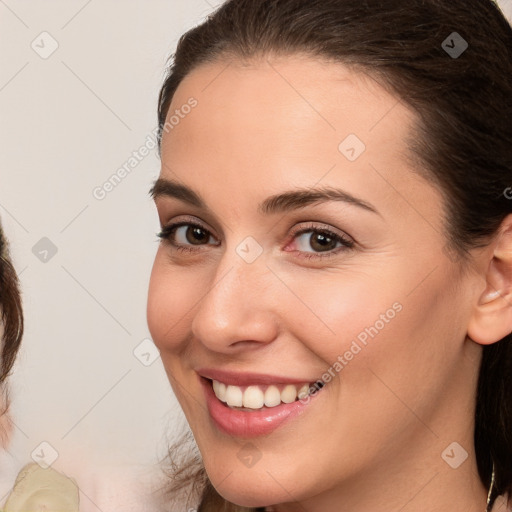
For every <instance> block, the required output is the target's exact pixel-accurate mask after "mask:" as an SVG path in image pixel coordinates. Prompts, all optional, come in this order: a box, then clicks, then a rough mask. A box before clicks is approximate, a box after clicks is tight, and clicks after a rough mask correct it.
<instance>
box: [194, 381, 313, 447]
mask: <svg viewBox="0 0 512 512" xmlns="http://www.w3.org/2000/svg"><path fill="white" fill-rule="evenodd" d="M248 376H249V374H244V375H239V377H240V378H239V379H238V382H240V381H244V384H245V383H247V382H249V383H252V384H256V382H255V380H254V378H253V377H251V379H252V380H247V379H248V378H249V377H248ZM198 377H199V380H200V382H201V386H202V387H203V390H204V393H205V398H206V405H207V408H208V412H209V415H210V419H211V421H212V423H213V424H214V426H216V427H217V428H218V429H219V430H220V431H221V432H223V433H225V434H228V435H229V436H233V437H238V438H253V437H258V436H264V435H268V434H270V433H271V432H273V431H274V430H276V429H277V428H279V427H280V426H282V425H283V424H284V423H285V422H288V421H290V420H292V419H293V418H297V417H298V416H300V415H301V414H303V413H304V412H306V410H307V408H309V407H311V404H312V402H314V401H315V400H317V399H318V396H317V394H315V395H314V396H310V397H309V400H307V401H304V402H302V401H300V400H296V401H295V402H292V403H290V404H285V403H282V404H280V405H278V406H276V407H269V408H266V407H265V408H263V409H262V410H260V411H254V412H246V411H240V410H236V409H231V408H230V407H228V405H227V404H225V403H224V402H221V401H220V400H219V399H218V398H217V397H216V396H215V393H214V392H213V386H212V382H211V380H210V379H208V378H205V377H202V376H199V375H198ZM215 380H217V379H215ZM221 382H224V383H225V384H230V383H231V384H232V385H243V384H235V383H234V381H233V380H231V382H225V381H223V380H222V379H221ZM273 382H274V383H277V382H276V381H273ZM295 382H299V381H293V382H290V381H289V382H287V383H295ZM300 382H304V381H300ZM259 384H266V382H265V383H264V382H259Z"/></svg>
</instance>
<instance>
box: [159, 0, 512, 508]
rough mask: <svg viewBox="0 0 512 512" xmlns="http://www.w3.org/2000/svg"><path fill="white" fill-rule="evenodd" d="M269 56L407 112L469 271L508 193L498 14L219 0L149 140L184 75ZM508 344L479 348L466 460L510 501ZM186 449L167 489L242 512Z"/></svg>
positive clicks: (451, 5)
mask: <svg viewBox="0 0 512 512" xmlns="http://www.w3.org/2000/svg"><path fill="white" fill-rule="evenodd" d="M453 32H457V33H458V34H459V35H460V36H462V38H463V39H464V40H465V41H467V43H468V48H467V49H466V51H464V52H463V53H462V54H461V55H459V56H457V55H453V54H452V55H450V54H449V53H448V52H447V51H445V48H443V42H444V41H445V40H447V38H448V37H449V36H450V35H451V34H453ZM448 44H449V46H454V45H455V43H452V42H450V40H449V39H448ZM271 55H278V56H287V55H290V56H293V55H306V56H310V57H312V58H314V59H319V60H322V61H324V60H325V61H326V62H338V63H340V64H343V65H345V66H348V67H349V68H351V69H353V70H354V71H360V72H363V73H365V74H366V75H368V76H370V77H372V78H373V79H374V80H376V81H377V82H378V83H380V84H381V85H382V86H383V87H385V88H387V90H389V91H390V92H392V93H394V94H395V95H396V97H397V98H399V99H400V101H401V102H403V103H404V104H405V105H407V106H408V107H410V108H411V109H412V110H413V111H414V112H415V113H416V114H417V118H418V123H416V124H415V126H414V127H413V129H412V132H411V134H410V138H409V140H407V141H406V142H407V144H408V146H409V148H410V150H411V151H410V153H411V154H412V155H414V157H415V161H416V165H415V166H414V172H417V173H418V174H419V175H420V176H422V177H423V178H425V179H427V180H428V181H429V182H430V183H432V184H434V185H436V186H437V187H438V190H439V191H440V192H441V194H442V196H443V206H444V212H443V213H444V221H445V222H444V233H443V235H444V236H445V239H446V245H445V247H444V251H445V254H446V255H448V256H449V257H450V258H451V259H452V261H453V262H454V263H455V264H456V265H455V267H456V269H458V270H459V271H460V272H464V271H465V270H467V268H468V266H469V265H470V263H471V262H470V254H469V250H471V249H474V248H477V247H484V246H486V245H487V244H488V243H490V242H491V241H492V239H493V237H494V236H495V235H496V234H497V232H498V228H499V226H500V223H501V222H502V221H503V219H504V218H505V217H506V216H507V215H508V214H510V213H512V201H510V200H508V199H507V197H506V196H507V195H508V194H505V191H506V189H507V188H508V187H509V186H512V29H511V27H510V24H509V22H508V21H507V19H506V18H505V17H504V15H503V14H502V12H501V11H500V10H499V7H498V6H497V5H496V4H495V3H494V2H492V1H491V0H452V1H449V2H448V1H446V0H386V1H385V2H382V1H381V0H364V1H362V0H258V1H255V0H228V1H227V2H225V3H224V4H223V5H221V6H220V8H219V9H218V10H216V11H215V12H214V13H213V14H211V15H210V16H209V17H208V18H207V19H206V21H205V22H203V23H202V24H201V25H199V26H197V27H195V28H193V29H192V30H189V31H188V32H187V33H185V34H184V35H183V36H182V37H181V38H180V40H179V43H178V46H177V50H176V52H175V54H174V55H173V56H172V57H171V62H170V65H169V68H168V71H167V76H166V79H165V82H164V84H163V86H162V88H161V91H160V96H159V104H158V121H159V127H160V133H159V142H160V143H161V137H162V134H163V130H164V128H165V120H166V116H167V113H168V110H169V106H170V104H171V101H172V99H173V96H174V93H175V92H176V89H177V88H178V86H179V85H180V83H181V82H182V80H183V79H184V78H185V77H186V76H187V75H188V74H189V73H190V72H191V71H193V70H194V69H196V68H197V67H199V66H201V65H202V64H208V63H213V62H225V63H226V64H227V63H228V62H229V61H230V60H233V61H239V62H244V61H245V62H251V61H253V62H254V61H256V60H257V59H258V58H262V59H264V58H265V57H268V56H271ZM312 79H313V80H314V78H312ZM199 102H200V100H199ZM362 108H364V106H363V107H362ZM347 135H348V134H347ZM159 146H160V144H159ZM511 339H512V336H511V335H510V334H509V335H507V336H506V337H505V338H503V339H502V340H500V341H498V342H497V343H494V344H491V345H488V346H484V347H483V356H482V362H481V368H480V373H479V382H478V390H477V396H476V418H475V432H474V441H475V451H476V458H477V463H478V471H479V475H480V478H481V480H482V482H483V484H484V485H485V486H486V487H487V488H489V486H490V483H491V475H492V470H493V464H494V468H495V487H494V490H493V495H492V502H494V500H495V499H496V497H497V496H498V495H499V494H503V493H505V492H509V493H510V494H511V495H512V342H511ZM189 440H190V443H185V442H184V441H183V440H180V441H179V442H178V443H177V444H176V445H175V446H173V447H171V449H170V452H169V457H170V461H171V465H170V472H171V473H172V482H173V483H172V487H171V488H170V489H169V491H170V492H171V493H176V492H177V491H180V490H183V489H185V488H187V489H194V487H191V488H189V487H188V486H189V484H191V483H192V482H195V483H196V485H197V486H196V487H195V492H199V493H200V495H201V496H202V498H201V505H200V508H199V510H200V511H206V510H215V511H221V510H222V511H225V512H227V511H241V510H250V509H244V508H242V507H238V506H235V505H233V504H230V503H228V502H227V501H226V500H224V499H223V498H222V497H220V496H219V495H218V494H217V493H216V491H215V489H214V488H213V486H212V484H211V483H210V482H209V480H208V478H207V476H206V474H205V470H204V468H203V466H202V464H201V460H200V457H199V455H198V452H197V450H196V451H195V455H194V456H190V445H191V444H193V440H192V439H189ZM180 449H181V452H180ZM183 450H188V453H189V455H187V453H185V452H184V451H183ZM190 492H192V491H190ZM254 510H258V509H254Z"/></svg>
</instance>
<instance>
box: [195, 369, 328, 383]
mask: <svg viewBox="0 0 512 512" xmlns="http://www.w3.org/2000/svg"><path fill="white" fill-rule="evenodd" d="M196 373H197V374H198V375H199V376H200V377H205V378H206V379H210V380H217V381H219V382H223V383H224V384H227V385H231V386H251V385H258V384H259V385H262V386H270V385H271V384H296V385H297V384H304V383H305V382H307V383H309V384H311V383H313V382H316V381H317V380H318V379H316V378H313V379H294V378H290V377H281V376H278V375H268V374H263V373H236V372H231V371H228V370H217V369H214V368H199V369H197V370H196Z"/></svg>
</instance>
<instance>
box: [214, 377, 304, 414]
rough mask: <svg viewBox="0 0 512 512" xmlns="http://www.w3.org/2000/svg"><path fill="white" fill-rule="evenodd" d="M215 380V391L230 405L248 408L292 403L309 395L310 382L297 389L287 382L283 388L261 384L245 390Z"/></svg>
mask: <svg viewBox="0 0 512 512" xmlns="http://www.w3.org/2000/svg"><path fill="white" fill-rule="evenodd" d="M212 382H213V392H214V393H215V396H216V397H217V398H218V399H219V400H220V401H221V402H225V403H226V404H227V405H228V406H230V407H245V408H247V409H253V410H256V409H261V408H262V407H263V406H266V407H276V406H278V405H280V404H281V403H285V404H291V403H292V402H295V400H297V398H298V399H299V400H301V399H303V398H306V397H307V396H309V389H310V385H309V384H303V385H302V386H300V388H299V389H297V386H294V385H293V384H287V385H286V386H284V387H283V388H282V389H281V390H279V388H278V387H277V386H275V385H270V386H268V387H267V388H266V389H264V388H265V387H264V386H263V387H261V386H248V387H247V388H245V390H243V389H242V388H241V387H239V386H231V385H229V386H228V385H226V384H224V383H222V382H219V381H216V380H214V381H212Z"/></svg>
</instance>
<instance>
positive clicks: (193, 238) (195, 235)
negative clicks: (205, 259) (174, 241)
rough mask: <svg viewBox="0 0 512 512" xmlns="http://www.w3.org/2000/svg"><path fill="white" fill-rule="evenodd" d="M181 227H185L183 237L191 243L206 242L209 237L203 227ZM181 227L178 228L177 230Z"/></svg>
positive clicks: (199, 243) (200, 243)
mask: <svg viewBox="0 0 512 512" xmlns="http://www.w3.org/2000/svg"><path fill="white" fill-rule="evenodd" d="M181 228H185V230H184V231H185V239H186V241H187V242H189V243H191V244H193V245H202V244H203V243H208V240H209V238H210V237H209V236H208V235H207V231H206V230H205V229H203V228H200V227H197V226H182V227H181ZM181 228H178V230H179V229H181ZM178 230H176V231H178ZM178 243H179V242H178Z"/></svg>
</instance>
